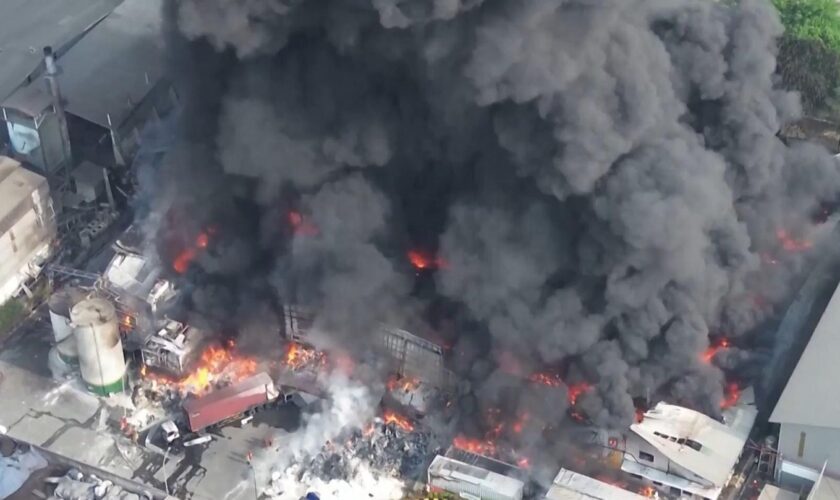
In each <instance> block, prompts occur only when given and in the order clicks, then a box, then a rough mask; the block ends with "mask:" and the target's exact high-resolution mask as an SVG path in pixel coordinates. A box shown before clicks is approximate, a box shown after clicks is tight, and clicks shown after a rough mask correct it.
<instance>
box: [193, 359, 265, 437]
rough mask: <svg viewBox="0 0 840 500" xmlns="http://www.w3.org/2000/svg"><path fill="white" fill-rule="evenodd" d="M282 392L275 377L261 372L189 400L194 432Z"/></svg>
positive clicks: (263, 402) (260, 403) (262, 403)
mask: <svg viewBox="0 0 840 500" xmlns="http://www.w3.org/2000/svg"><path fill="white" fill-rule="evenodd" d="M278 395H279V393H278V392H277V389H276V388H275V387H274V382H273V381H272V380H271V377H270V376H269V375H268V374H267V373H265V372H261V373H258V374H256V375H253V376H251V377H248V378H246V379H244V380H240V381H239V382H237V383H235V384H233V385H230V386H228V387H225V388H222V389H219V390H216V391H213V392H211V393H210V394H207V395H205V396H202V397H200V398H196V399H191V400H188V401H185V402H184V404H183V407H184V412H185V413H186V414H187V424H188V425H189V428H190V431H192V432H198V431H200V430H202V429H206V428H207V427H210V426H211V425H215V424H218V423H220V422H223V421H225V420H228V419H231V418H234V417H238V416H240V415H242V414H243V413H245V412H248V411H249V410H252V409H254V408H257V407H260V406H263V405H266V404H269V403H272V402H274V400H275V399H277V396H278Z"/></svg>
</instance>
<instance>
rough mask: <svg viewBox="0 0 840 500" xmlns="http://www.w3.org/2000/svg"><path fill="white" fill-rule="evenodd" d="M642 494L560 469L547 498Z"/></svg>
mask: <svg viewBox="0 0 840 500" xmlns="http://www.w3.org/2000/svg"><path fill="white" fill-rule="evenodd" d="M643 498H647V497H643V496H642V495H638V494H636V493H633V492H631V491H627V490H625V489H622V488H619V487H618V486H614V485H612V484H609V483H605V482H603V481H599V480H597V479H594V478H591V477H589V476H584V475H583V474H578V473H577V472H574V471H570V470H567V469H560V472H558V473H557V477H555V478H554V481H553V482H552V484H551V488H549V490H548V492H546V494H545V500H642V499H643Z"/></svg>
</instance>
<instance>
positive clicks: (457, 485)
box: [428, 455, 525, 500]
mask: <svg viewBox="0 0 840 500" xmlns="http://www.w3.org/2000/svg"><path fill="white" fill-rule="evenodd" d="M428 485H429V489H430V490H431V491H448V492H450V493H455V494H458V495H461V496H463V497H465V498H481V499H488V500H521V499H522V496H523V495H524V491H525V484H524V483H523V482H522V481H520V480H519V479H515V478H512V477H508V476H504V475H502V474H499V473H496V472H492V471H489V470H487V469H484V468H481V467H478V466H476V465H470V464H467V463H464V462H461V461H459V460H455V459H453V458H449V457H445V456H442V455H438V456H436V457H435V459H434V460H433V461H432V464H431V465H430V466H429V472H428Z"/></svg>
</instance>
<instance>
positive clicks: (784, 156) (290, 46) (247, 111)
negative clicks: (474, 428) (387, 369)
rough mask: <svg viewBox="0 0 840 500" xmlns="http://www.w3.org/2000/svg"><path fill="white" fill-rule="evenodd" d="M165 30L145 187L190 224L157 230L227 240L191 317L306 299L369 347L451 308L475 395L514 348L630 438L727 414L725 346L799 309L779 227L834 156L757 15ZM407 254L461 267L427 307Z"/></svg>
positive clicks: (420, 11) (347, 336)
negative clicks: (715, 345) (799, 136)
mask: <svg viewBox="0 0 840 500" xmlns="http://www.w3.org/2000/svg"><path fill="white" fill-rule="evenodd" d="M166 14H167V21H168V29H167V37H168V40H169V44H170V55H171V58H172V68H173V72H174V73H175V76H176V80H177V81H176V83H177V86H178V89H179V95H180V96H181V98H182V101H183V102H182V104H183V106H182V111H181V117H180V132H179V136H178V145H177V146H176V148H175V151H173V153H172V154H170V155H169V159H168V161H167V165H166V167H165V168H164V169H163V170H162V171H161V172H160V173H159V176H158V181H157V184H155V186H154V189H152V190H151V191H152V192H150V193H149V196H152V197H156V202H155V204H154V206H156V207H160V208H159V209H158V210H160V211H163V210H171V211H173V212H174V213H179V214H181V216H179V217H156V218H155V220H156V221H158V222H159V223H160V225H161V227H159V228H158V229H159V234H161V235H165V236H166V237H165V238H164V237H162V238H161V239H162V240H163V239H169V240H171V239H173V238H174V239H176V240H177V239H178V238H179V237H181V238H184V237H185V238H191V237H192V235H194V234H195V232H196V231H197V230H200V228H201V227H203V225H205V224H211V223H212V224H217V225H219V231H218V235H219V236H218V241H217V242H215V243H214V244H213V245H212V246H211V249H210V250H209V251H208V252H207V253H206V254H205V255H202V256H200V257H199V258H198V259H197V260H196V262H195V263H194V265H193V268H192V269H191V270H190V271H189V272H188V273H187V274H186V280H187V281H188V282H189V283H190V286H191V289H192V290H193V292H192V302H193V304H192V306H193V308H194V310H195V311H196V313H197V314H202V315H204V314H207V313H212V315H213V317H216V318H219V320H220V321H226V322H228V323H231V324H232V325H233V326H234V327H238V326H241V325H242V324H244V323H248V322H250V321H253V320H251V319H248V318H253V317H255V314H254V311H256V310H260V311H263V312H261V313H260V315H259V319H258V320H259V321H263V318H262V316H264V315H265V314H272V313H266V312H265V311H266V310H268V311H275V313H273V314H276V307H277V305H278V304H279V303H280V302H281V301H284V300H285V301H297V302H303V303H306V304H307V305H309V306H311V307H313V308H314V310H315V311H316V312H317V315H318V319H317V324H318V325H319V329H320V330H321V331H326V332H329V335H330V336H331V337H332V338H333V339H334V341H335V342H337V343H339V344H342V345H343V346H344V347H345V348H347V349H350V350H354V349H360V350H363V349H364V348H365V347H364V346H365V342H366V341H367V339H370V338H371V337H370V335H369V333H368V332H370V331H371V330H372V329H373V328H374V326H375V325H376V324H377V323H378V322H380V321H388V322H398V323H399V322H404V321H405V322H407V321H415V320H417V319H418V317H419V318H420V319H424V312H425V311H426V310H427V308H428V306H429V305H430V304H431V303H439V302H445V303H447V304H449V305H450V306H451V307H449V310H452V311H456V312H455V313H453V315H454V317H456V323H458V324H459V325H469V326H464V327H463V329H460V328H456V330H457V331H456V335H455V336H456V337H457V338H456V339H454V340H455V342H454V346H455V347H454V351H459V349H460V350H466V351H469V352H468V353H467V354H468V355H464V352H466V351H463V352H455V354H454V355H453V359H455V360H462V361H461V362H462V363H468V365H467V366H458V367H456V370H457V371H458V373H459V375H460V376H461V377H462V378H463V380H464V381H466V382H467V383H468V385H470V386H471V387H473V389H471V391H470V394H471V398H473V400H474V399H475V398H479V399H480V398H482V397H488V398H489V399H490V400H492V399H493V397H492V396H486V395H488V394H493V393H494V387H495V386H494V384H495V381H496V380H497V377H488V374H489V373H492V372H493V371H495V370H497V368H498V367H499V366H500V362H499V359H501V358H502V357H505V356H507V357H511V358H513V359H516V360H518V362H519V363H520V364H522V365H523V366H525V367H526V370H525V371H526V373H525V374H524V375H527V372H531V371H538V370H541V369H544V368H556V369H557V370H559V372H560V373H561V375H562V376H563V377H573V378H576V379H578V380H585V381H588V383H590V384H592V386H593V389H592V390H589V391H586V392H585V393H584V394H581V395H580V397H579V398H578V401H577V405H578V406H579V407H580V409H581V411H583V412H585V413H586V414H587V415H588V416H589V417H590V418H592V419H593V420H594V421H595V422H597V423H598V424H602V425H610V426H623V425H626V424H628V423H629V422H632V419H633V417H634V404H633V398H634V397H647V398H652V397H662V398H667V399H669V400H672V401H675V402H679V403H683V404H687V405H691V406H694V407H697V408H699V409H702V410H704V411H707V412H709V413H711V414H714V413H716V412H717V411H719V408H718V404H719V401H720V400H721V399H722V396H723V386H724V375H723V374H722V372H721V370H720V369H719V368H717V367H715V366H713V365H712V364H708V363H704V362H703V359H702V353H703V351H704V350H705V349H706V348H707V347H708V346H709V336H710V334H714V335H718V334H721V333H725V334H726V335H727V336H730V337H733V338H734V337H738V336H739V335H742V334H744V333H745V332H750V331H752V330H753V329H754V327H755V325H757V324H758V323H759V322H760V321H761V320H762V319H764V318H765V317H766V316H767V314H769V311H772V307H773V304H775V303H778V302H779V301H781V300H783V299H784V298H785V296H786V295H787V294H788V293H789V292H790V290H789V287H786V286H785V283H787V282H788V280H789V278H790V276H792V275H793V274H795V273H796V271H798V269H799V268H800V267H801V264H800V262H801V258H800V257H799V255H800V253H799V250H801V248H799V247H797V248H790V247H792V246H796V245H793V243H790V242H788V243H789V244H787V245H785V244H784V243H785V242H784V241H780V234H783V235H784V237H785V238H787V239H788V240H790V239H791V238H799V239H805V238H807V237H808V234H809V232H810V231H811V229H812V224H811V222H810V220H809V218H808V214H809V213H811V212H812V211H813V210H814V209H815V208H816V206H817V205H818V204H819V203H820V202H821V201H826V200H833V199H834V198H835V197H836V195H837V193H838V188H839V187H840V175H838V170H837V166H836V165H835V164H834V163H833V160H832V158H831V157H830V156H829V155H827V154H826V153H825V152H823V151H821V150H819V149H817V148H816V147H812V146H809V145H797V146H787V145H785V144H784V143H783V142H782V141H781V140H780V139H779V138H778V137H777V135H776V134H777V132H778V131H779V130H780V128H781V126H782V125H783V124H785V123H787V122H789V121H790V120H792V119H794V118H796V117H797V116H798V114H799V104H798V98H797V96H796V95H794V94H791V93H788V92H785V91H783V90H781V89H780V88H779V87H778V86H777V82H776V76H775V53H776V48H775V44H776V39H777V37H778V36H779V35H780V34H781V32H782V28H781V24H780V23H779V21H778V19H777V17H776V15H775V13H774V12H773V10H772V7H771V6H770V4H769V2H766V1H761V0H741V1H728V2H724V1H720V2H712V1H707V0H532V1H527V2H522V1H513V0H510V1H508V0H486V1H482V0H169V2H168V3H167V6H166ZM290 214H291V215H290ZM780 231H784V233H780ZM184 235H186V236H184ZM782 239H784V238H782ZM159 246H160V247H161V248H163V247H166V245H159ZM800 246H802V245H800ZM414 248H421V249H423V251H425V252H428V253H430V254H432V255H436V256H437V259H439V261H440V262H442V263H445V265H441V266H439V267H440V268H439V269H437V270H436V271H435V272H434V273H433V275H434V277H433V282H432V283H431V286H426V287H421V289H422V292H418V287H417V286H416V281H417V279H416V278H415V270H414V269H412V267H411V265H410V263H409V262H408V260H407V259H406V252H407V251H408V250H410V249H414ZM166 251H167V250H165V249H163V250H161V252H162V253H163V254H166ZM802 253H805V252H802ZM792 254H795V255H792ZM768 256H769V257H768ZM166 258H167V256H164V259H166ZM169 258H171V256H169ZM422 279H425V275H424V277H422V278H421V280H422ZM427 285H428V284H427ZM430 288H431V290H432V291H431V292H429V289H430ZM255 304H268V305H269V307H263V306H259V307H258V306H256V305H255ZM272 322H276V318H274V319H272ZM472 406H479V407H480V406H482V404H481V402H479V404H478V405H475V404H473V405H472ZM563 410H564V408H557V409H556V411H555V412H554V414H553V417H554V418H557V419H560V418H562V415H563V413H562V412H563ZM551 411H552V410H551V409H546V413H547V414H551Z"/></svg>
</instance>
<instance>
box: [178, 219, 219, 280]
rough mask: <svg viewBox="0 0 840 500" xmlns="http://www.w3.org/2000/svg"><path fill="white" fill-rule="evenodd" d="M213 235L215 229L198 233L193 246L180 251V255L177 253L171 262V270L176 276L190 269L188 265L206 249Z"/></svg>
mask: <svg viewBox="0 0 840 500" xmlns="http://www.w3.org/2000/svg"><path fill="white" fill-rule="evenodd" d="M214 234H216V228H215V227H209V228H207V229H205V230H204V231H202V232H200V233H198V236H196V237H195V242H194V243H193V245H192V246H188V247H187V248H185V249H183V250H181V253H179V254H178V255H177V256H176V257H175V260H174V261H172V269H174V270H175V272H176V273H178V274H184V273H185V272H187V269H189V268H190V264H192V262H193V261H194V260H195V258H196V257H197V256H198V251H199V250H204V249H206V248H207V246H208V245H209V244H210V236H212V235H214Z"/></svg>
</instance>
